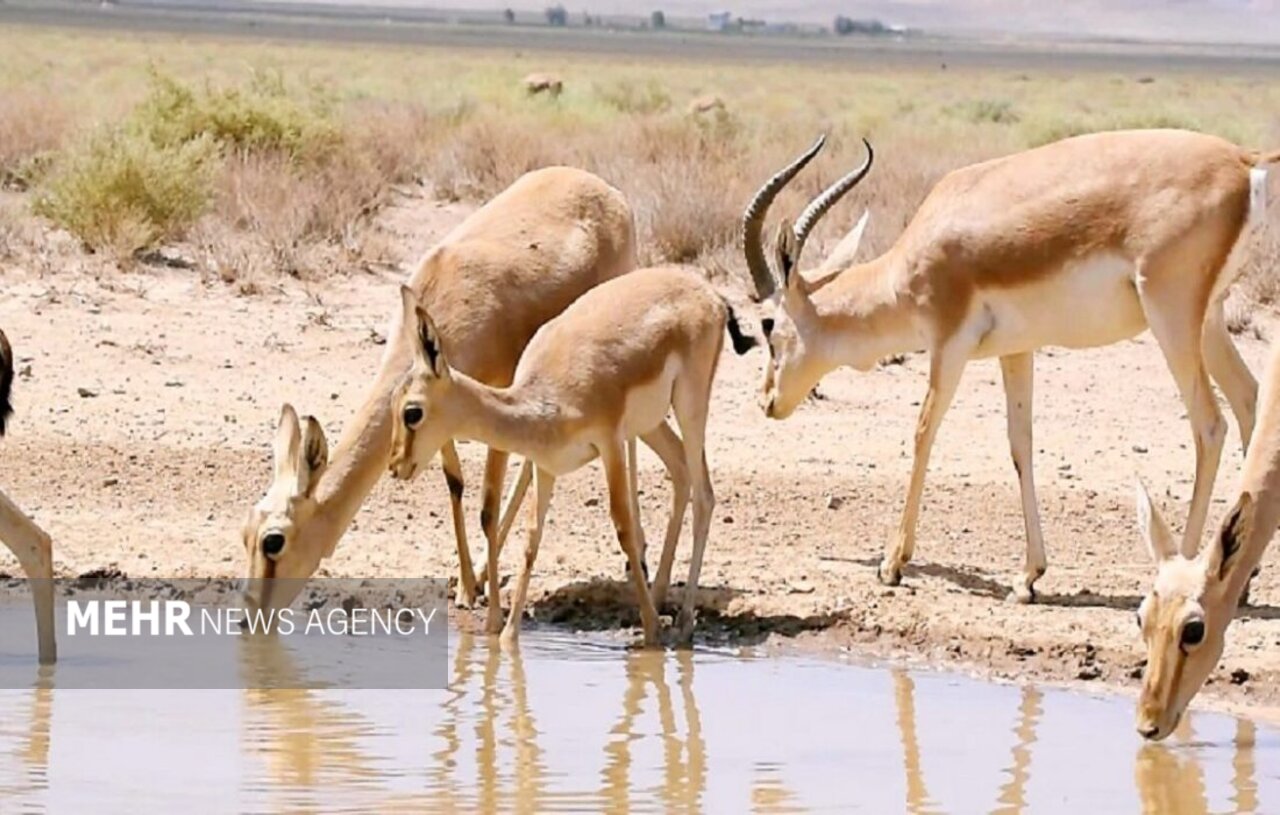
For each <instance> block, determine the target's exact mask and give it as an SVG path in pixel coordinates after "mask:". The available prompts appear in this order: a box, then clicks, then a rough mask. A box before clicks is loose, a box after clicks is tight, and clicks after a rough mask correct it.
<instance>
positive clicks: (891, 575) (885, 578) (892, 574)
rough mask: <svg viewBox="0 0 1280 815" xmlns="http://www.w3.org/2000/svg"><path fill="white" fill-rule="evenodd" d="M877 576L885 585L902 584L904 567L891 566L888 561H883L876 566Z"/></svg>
mask: <svg viewBox="0 0 1280 815" xmlns="http://www.w3.org/2000/svg"><path fill="white" fill-rule="evenodd" d="M876 578H877V579H878V580H879V581H880V582H881V584H883V585H885V586H898V585H901V584H902V569H901V568H900V567H898V566H890V565H888V564H887V563H881V564H880V565H879V566H878V567H877V568H876Z"/></svg>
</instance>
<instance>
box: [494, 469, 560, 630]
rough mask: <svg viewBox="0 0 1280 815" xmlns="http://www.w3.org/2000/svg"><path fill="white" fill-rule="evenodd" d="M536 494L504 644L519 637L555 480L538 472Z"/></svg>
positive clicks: (535, 477)
mask: <svg viewBox="0 0 1280 815" xmlns="http://www.w3.org/2000/svg"><path fill="white" fill-rule="evenodd" d="M533 483H534V492H535V493H536V495H537V503H535V504H534V506H533V510H532V517H531V518H530V523H529V540H528V543H526V544H525V549H524V562H523V563H522V564H521V565H520V576H519V577H518V578H516V590H515V593H514V594H513V595H512V597H511V613H510V615H509V616H508V617H507V625H506V627H505V628H503V629H502V642H503V643H505V644H510V643H514V642H515V641H516V640H517V639H518V638H519V636H520V623H521V621H522V620H523V618H524V604H525V601H526V600H527V599H528V596H529V576H530V574H532V573H533V564H534V561H536V560H537V559H538V546H539V544H541V543H542V531H543V529H544V528H545V525H546V521H547V508H548V507H549V506H551V493H552V491H553V490H554V489H555V486H556V479H555V476H553V475H551V474H550V473H548V472H547V471H546V470H543V469H540V468H539V469H536V470H535V471H534V475H533Z"/></svg>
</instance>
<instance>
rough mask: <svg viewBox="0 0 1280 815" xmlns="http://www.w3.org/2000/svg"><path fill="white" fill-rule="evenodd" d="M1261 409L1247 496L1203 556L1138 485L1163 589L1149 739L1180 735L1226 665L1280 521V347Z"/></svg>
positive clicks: (1148, 626) (1154, 615)
mask: <svg viewBox="0 0 1280 815" xmlns="http://www.w3.org/2000/svg"><path fill="white" fill-rule="evenodd" d="M1258 410H1259V418H1258V422H1259V423H1258V428H1257V431H1256V432H1255V433H1254V438H1253V444H1252V445H1251V446H1250V447H1249V452H1248V453H1246V454H1245V458H1244V471H1243V473H1242V475H1241V477H1240V488H1239V493H1240V497H1239V498H1238V499H1237V500H1236V503H1235V506H1233V507H1232V509H1231V511H1230V512H1228V513H1227V517H1226V519H1225V520H1223V522H1222V528H1221V530H1220V531H1219V532H1218V534H1217V535H1216V536H1215V537H1214V538H1212V539H1211V540H1210V541H1209V543H1208V545H1206V546H1205V547H1204V548H1203V549H1202V550H1201V551H1200V553H1199V555H1194V554H1189V553H1188V552H1187V551H1186V550H1185V549H1183V550H1181V551H1179V548H1178V546H1177V545H1176V544H1175V542H1174V539H1173V535H1172V533H1170V531H1169V527H1168V525H1167V524H1165V522H1164V520H1163V518H1161V516H1160V514H1159V512H1158V511H1157V510H1156V509H1155V507H1153V506H1152V504H1151V498H1150V496H1149V495H1148V494H1147V491H1146V488H1145V487H1143V485H1142V483H1141V482H1138V485H1137V486H1138V489H1137V505H1138V526H1139V528H1140V529H1141V531H1142V536H1143V538H1144V539H1145V541H1146V543H1147V548H1148V549H1149V550H1150V551H1151V556H1152V558H1154V559H1155V561H1156V566H1157V569H1158V571H1157V573H1156V580H1155V585H1154V586H1153V588H1152V590H1151V593H1150V594H1148V595H1147V597H1146V599H1144V600H1143V602H1142V605H1141V606H1140V607H1139V609H1138V625H1139V627H1140V628H1141V629H1142V638H1143V639H1144V640H1145V641H1146V646H1147V666H1146V668H1145V670H1144V671H1143V675H1142V694H1141V696H1140V697H1139V699H1138V732H1139V733H1141V734H1142V735H1143V736H1144V737H1146V738H1148V739H1163V738H1165V737H1166V736H1168V735H1169V734H1170V733H1172V732H1173V730H1174V728H1176V727H1177V726H1178V721H1179V720H1180V719H1181V718H1182V714H1183V712H1184V711H1186V709H1187V705H1188V703H1190V702H1191V699H1192V697H1194V696H1195V695H1196V692H1197V691H1199V690H1200V687H1201V686H1202V685H1204V682H1205V680H1206V679H1208V678H1209V674H1210V673H1212V672H1213V669H1214V667H1215V666H1216V665H1217V664H1218V660H1219V659H1220V658H1221V657H1222V651H1223V648H1224V647H1225V645H1226V631H1227V624H1228V623H1230V622H1231V619H1232V618H1233V617H1235V612H1236V608H1237V606H1238V605H1239V603H1240V598H1241V596H1242V595H1243V594H1244V592H1245V589H1246V587H1247V586H1248V585H1249V578H1250V577H1251V576H1252V575H1253V572H1254V570H1255V569H1257V567H1258V563H1259V562H1260V561H1261V560H1262V555H1263V553H1264V552H1265V551H1266V549H1267V545H1268V544H1269V543H1270V542H1271V537H1272V535H1274V534H1275V531H1276V523H1277V521H1280V342H1278V343H1276V344H1275V348H1274V350H1273V351H1272V357H1271V362H1270V363H1269V365H1268V368H1267V373H1266V376H1265V378H1264V381H1263V388H1262V395H1261V399H1260V401H1259V402H1258Z"/></svg>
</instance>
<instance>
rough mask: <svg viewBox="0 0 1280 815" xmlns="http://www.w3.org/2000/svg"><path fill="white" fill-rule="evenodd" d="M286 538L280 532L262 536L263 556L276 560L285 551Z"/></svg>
mask: <svg viewBox="0 0 1280 815" xmlns="http://www.w3.org/2000/svg"><path fill="white" fill-rule="evenodd" d="M284 544H285V538H284V534H283V533H280V532H275V531H272V532H268V533H267V534H265V535H263V536H262V554H264V555H266V556H267V557H269V558H271V559H272V560H275V559H276V558H278V557H280V553H281V552H283V551H284Z"/></svg>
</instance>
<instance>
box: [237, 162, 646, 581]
mask: <svg viewBox="0 0 1280 815" xmlns="http://www.w3.org/2000/svg"><path fill="white" fill-rule="evenodd" d="M635 265H636V240H635V225H634V220H633V218H632V214H631V208H630V207H629V206H628V205H627V202H626V199H625V198H624V197H623V195H622V193H621V192H619V191H618V190H616V189H615V188H613V187H612V186H610V185H609V184H607V183H606V182H605V181H603V180H602V179H600V178H599V177H597V176H595V175H592V174H591V173H587V172H584V171H582V170H575V169H572V168H568V167H550V168H546V169H542V170H535V171H533V172H530V173H526V174H525V175H524V176H521V177H520V178H519V179H518V180H517V181H516V182H515V183H513V184H512V185H511V186H510V187H508V188H507V189H506V190H504V191H503V192H502V193H500V194H499V195H497V196H496V197H494V198H493V199H492V200H491V201H489V202H488V203H487V204H486V205H485V206H483V207H481V208H480V209H479V210H477V211H476V212H475V213H473V214H472V215H471V216H470V217H468V218H467V219H466V220H465V221H463V222H462V223H461V224H460V225H458V226H457V227H456V228H455V229H454V230H453V231H452V232H450V233H449V234H448V235H447V236H446V237H445V238H444V239H443V240H442V241H441V242H440V243H439V244H438V245H437V246H436V247H434V248H433V249H432V250H431V251H430V252H428V253H427V254H426V256H425V257H424V258H423V259H422V260H421V261H420V262H419V264H418V267H417V269H416V271H415V272H414V273H413V275H412V276H411V278H410V280H409V286H410V288H411V289H412V290H413V292H414V294H415V296H417V297H419V298H421V300H422V301H423V302H424V303H425V304H427V305H428V306H429V307H430V308H431V310H432V313H433V314H434V315H435V317H436V319H437V320H438V323H437V325H438V326H439V329H440V331H441V332H442V336H443V337H444V338H445V340H446V341H447V342H448V343H449V345H450V347H451V348H456V349H457V350H456V353H455V354H454V355H453V358H452V359H453V364H454V365H456V366H457V367H458V369H459V370H460V371H464V372H466V373H467V374H468V375H470V376H472V377H474V378H475V379H477V380H478V381H480V382H485V383H487V384H490V385H496V386H501V385H505V384H507V383H508V382H510V381H511V376H512V374H513V373H514V371H515V368H516V362H517V360H519V358H520V354H521V352H522V351H523V350H524V347H525V345H526V344H527V343H528V342H529V339H530V338H531V337H532V336H533V334H534V332H535V331H537V330H538V328H539V327H540V326H541V325H542V324H543V323H545V322H546V321H547V320H549V319H551V318H552V317H554V316H555V315H557V314H559V313H560V312H561V311H563V310H564V308H565V307H566V306H568V305H569V304H570V303H572V302H573V301H574V300H576V299H577V298H578V296H579V295H581V294H582V293H583V292H585V291H587V290H588V289H590V288H591V287H593V286H595V285H596V284H598V283H600V282H601V281H603V280H608V279H610V278H613V277H616V276H618V275H621V274H625V273H627V272H630V271H631V270H632V269H634V268H635ZM400 316H401V311H400V308H399V305H397V307H396V309H395V311H394V314H393V317H392V325H391V328H390V330H389V332H388V334H387V337H388V343H387V348H386V351H385V352H384V354H383V357H382V362H381V364H380V366H379V369H378V372H377V374H376V376H375V377H374V380H373V383H372V385H370V387H369V390H368V392H367V394H366V396H365V400H364V403H363V404H362V405H361V407H360V410H359V412H358V413H357V414H356V415H355V417H354V418H352V420H351V421H350V422H349V423H348V425H347V427H346V429H345V430H344V432H343V435H342V437H341V439H340V440H339V441H338V444H337V447H336V449H335V451H334V454H333V458H332V460H330V461H328V462H327V464H326V465H325V466H324V467H323V468H316V470H317V471H316V472H314V479H313V481H312V482H310V483H308V484H307V485H306V489H305V490H304V489H303V488H302V484H301V483H300V481H299V479H298V478H297V477H295V475H294V473H296V472H297V471H298V470H300V469H301V467H302V465H300V464H299V463H298V462H297V461H296V460H284V459H281V458H280V455H279V450H280V449H281V446H280V444H277V451H278V453H277V458H276V476H275V479H274V480H273V482H272V484H271V486H270V488H269V489H268V491H267V494H266V496H265V497H264V498H263V499H262V500H261V501H260V502H259V503H258V504H257V505H256V506H255V507H254V508H253V510H252V511H251V513H250V516H249V519H248V522H247V523H246V524H245V527H244V531H243V538H244V545H245V549H246V552H247V554H248V560H249V567H248V576H249V578H263V577H280V578H307V577H310V576H311V575H312V574H314V573H315V571H316V569H317V568H318V567H319V565H320V561H321V560H322V559H323V558H326V557H329V556H331V555H332V554H333V551H334V549H335V548H336V547H337V545H338V540H339V539H340V538H341V537H342V535H343V533H344V532H345V531H346V530H347V527H348V526H350V525H351V521H352V519H353V518H354V517H355V514H356V512H357V511H358V510H359V508H360V505H361V504H362V503H363V502H364V499H365V498H366V497H367V496H368V495H369V493H370V492H371V491H372V490H373V487H374V485H375V484H376V483H377V481H378V479H379V478H380V477H381V476H382V474H383V473H384V472H386V468H387V460H388V456H389V455H390V450H391V413H390V408H391V396H392V391H393V389H394V388H395V386H396V384H397V383H399V381H400V379H401V378H402V377H403V376H404V374H405V372H406V371H408V370H409V365H410V362H411V361H412V354H413V352H412V350H411V349H410V348H409V347H408V346H407V345H406V344H405V343H404V342H402V337H403V336H404V332H402V331H401V330H400V327H399V326H398V324H397V321H398V320H399V319H400ZM289 412H292V409H290V411H289ZM282 421H283V422H287V419H286V420H282ZM295 424H296V415H295ZM316 431H319V425H318V424H317V425H315V426H314V429H313V431H312V432H316ZM281 433H282V434H284V433H285V429H283V428H282V430H281ZM320 437H321V439H323V434H322V433H321V434H320ZM298 449H302V448H298ZM441 453H442V463H443V465H444V476H445V481H446V482H447V484H448V487H449V496H450V503H451V508H452V512H453V527H454V534H455V537H456V539H457V545H458V564H459V569H460V572H459V582H458V592H457V599H458V601H459V604H461V605H471V604H473V603H474V602H475V599H476V577H475V573H474V571H473V570H472V565H471V556H470V550H469V548H468V545H467V534H466V521H465V519H464V517H463V511H462V495H463V481H462V465H461V463H460V461H459V459H458V453H457V450H456V449H455V448H454V445H453V443H452V442H451V441H448V442H446V443H445V444H444V445H443V446H442V447H441ZM507 460H508V454H507V453H506V452H504V451H501V450H492V449H491V450H490V451H489V455H488V460H487V462H486V466H485V475H484V494H483V498H482V510H481V514H480V525H481V528H482V529H483V530H484V533H485V535H486V536H487V538H488V540H489V544H490V547H493V546H494V544H495V539H497V540H500V537H499V535H498V520H499V518H498V502H499V500H500V499H501V492H502V482H503V479H504V476H505V473H506V466H507ZM495 577H496V575H495ZM301 584H302V580H288V581H284V582H283V583H282V584H281V585H280V586H279V587H278V591H276V592H275V593H274V595H273V596H274V599H275V601H276V602H278V603H279V604H280V605H281V606H285V605H288V603H289V602H291V601H292V599H293V595H296V589H299V588H301ZM257 585H261V584H257ZM495 585H496V584H495ZM286 586H288V587H290V589H286ZM491 599H492V598H491ZM495 602H496V600H495Z"/></svg>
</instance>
